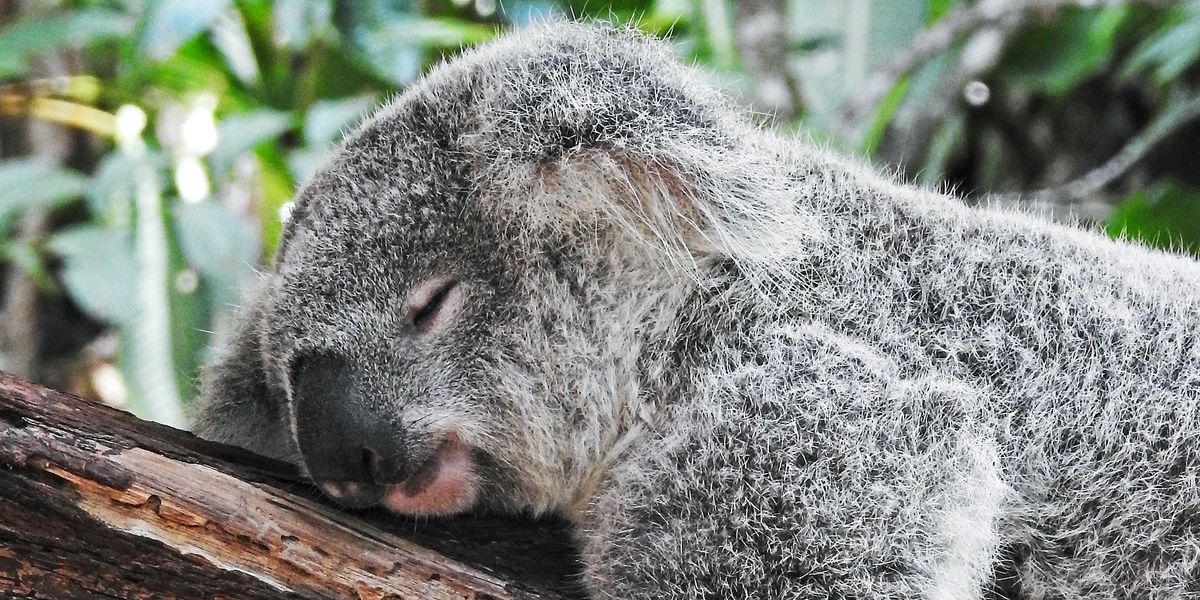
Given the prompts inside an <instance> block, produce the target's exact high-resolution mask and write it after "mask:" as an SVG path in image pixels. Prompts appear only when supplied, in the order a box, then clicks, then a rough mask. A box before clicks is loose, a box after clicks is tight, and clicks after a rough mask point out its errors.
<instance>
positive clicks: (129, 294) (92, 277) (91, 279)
mask: <svg viewBox="0 0 1200 600" xmlns="http://www.w3.org/2000/svg"><path fill="white" fill-rule="evenodd" d="M47 248H48V249H49V250H50V251H51V252H53V253H54V254H57V255H58V256H60V257H61V258H62V261H63V265H62V270H61V273H60V277H61V279H62V283H63V286H64V287H66V290H67V293H68V294H69V295H70V296H71V298H72V299H73V300H75V302H76V303H77V304H79V307H80V308H82V309H83V310H84V311H85V312H87V313H88V314H89V315H91V316H93V317H95V318H97V319H100V320H102V321H105V322H108V323H114V324H126V323H129V322H131V321H133V320H136V319H137V318H138V301H137V264H138V262H137V259H136V258H135V257H134V252H133V239H132V237H131V236H130V232H129V231H127V230H119V229H109V228H105V227H101V226H97V225H81V226H77V227H73V228H70V229H65V230H63V231H61V232H59V233H58V234H56V235H54V236H53V237H51V238H50V240H49V243H48V244H47Z"/></svg>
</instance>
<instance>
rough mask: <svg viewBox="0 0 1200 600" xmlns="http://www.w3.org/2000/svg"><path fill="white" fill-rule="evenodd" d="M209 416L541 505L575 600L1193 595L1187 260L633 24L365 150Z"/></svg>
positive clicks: (585, 30) (505, 499)
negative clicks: (823, 112) (579, 588)
mask: <svg viewBox="0 0 1200 600" xmlns="http://www.w3.org/2000/svg"><path fill="white" fill-rule="evenodd" d="M194 424H195V428H196V431H197V432H198V433H200V434H201V435H203V436H206V437H209V438H212V439H216V440H219V441H223V442H227V443H232V444H238V445H241V446H244V447H246V448H249V449H251V450H254V451H257V452H259V453H262V454H266V455H270V456H275V457H279V458H282V459H285V460H289V461H293V462H295V463H296V464H298V465H300V466H301V468H302V469H303V470H304V471H305V472H306V473H307V474H308V475H310V476H311V477H312V479H313V480H314V481H315V482H316V483H317V484H318V485H319V486H320V488H321V489H322V490H324V492H325V493H326V494H328V495H329V496H330V497H331V498H333V499H334V500H335V501H337V502H340V503H342V504H344V505H346V506H349V507H364V506H383V507H386V508H388V509H390V510H392V511H395V512H397V513H401V514H408V515H449V514H454V513H460V512H464V511H500V512H508V513H524V514H533V515H538V514H545V513H557V514H561V515H563V516H565V517H566V518H567V519H568V520H569V521H570V522H571V523H572V524H573V526H574V528H575V532H576V538H577V540H578V542H579V546H580V550H581V554H582V557H583V563H584V573H583V577H584V581H585V582H586V584H587V588H588V590H589V592H590V594H591V595H592V597H593V598H597V599H609V598H611V599H617V598H621V599H629V598H653V599H655V600H674V599H680V600H682V599H685V598H686V599H692V598H735V599H736V598H830V597H837V598H851V597H852V598H864V599H865V598H917V597H921V598H983V597H993V596H996V595H1009V596H1012V597H1028V598H1082V597H1098V598H1115V597H1129V598H1152V597H1153V598H1184V597H1200V519H1198V518H1197V515H1200V477H1198V476H1197V473H1200V265H1198V264H1197V263H1196V262H1195V261H1193V260H1191V259H1188V258H1184V257H1181V256H1175V255H1171V254H1167V253H1162V252H1156V251H1152V250H1149V249H1146V248H1142V247H1138V246H1135V245H1133V244H1129V243H1127V242H1122V241H1114V240H1110V239H1107V238H1105V237H1104V236H1102V235H1099V234H1097V233H1095V232H1088V231H1084V230H1080V229H1076V228H1071V227H1065V226H1061V225H1055V224H1051V223H1046V222H1043V221H1040V220H1037V219H1035V218H1032V217H1030V216H1028V215H1024V214H1021V213H1017V212H1011V211H1007V212H1006V211H1001V210H994V209H988V208H972V207H968V206H965V205H964V204H963V203H961V202H960V201H959V200H957V199H955V198H952V197H949V196H946V195H943V194H938V193H934V192H931V191H927V190H922V189H917V188H914V187H910V186H907V185H904V184H901V183H898V182H896V181H894V180H893V179H891V178H888V177H886V176H883V175H879V174H877V173H875V172H874V171H872V170H871V169H870V168H867V167H864V166H862V165H859V164H856V163H855V162H853V161H850V160H847V159H844V158H841V157H839V156H837V155H835V154H833V153H831V152H829V151H827V150H824V149H821V148H819V147H816V146H814V145H812V144H809V143H806V142H804V141H800V140H795V139H791V138H788V137H785V136H782V135H778V134H774V133H772V132H769V131H764V130H762V129H760V128H757V127H755V126H754V125H753V124H752V123H751V122H750V120H749V119H748V117H747V115H746V113H745V112H744V111H742V110H739V109H738V108H737V107H736V106H734V105H732V104H731V103H730V101H728V100H727V99H726V98H725V97H724V96H722V95H721V94H720V93H719V92H717V91H716V90H715V89H714V88H712V87H711V86H710V85H708V84H707V83H706V82H705V80H704V77H703V75H702V74H700V73H699V72H697V71H695V70H693V69H690V68H688V67H685V66H683V65H681V64H679V62H678V61H677V60H676V59H675V58H674V57H673V56H672V55H671V52H670V50H669V48H667V47H666V46H665V45H664V44H662V43H660V42H657V41H654V40H650V39H646V38H644V37H642V36H640V35H638V34H636V33H634V32H630V31H624V30H618V31H612V30H605V29H599V28H593V27H588V26H583V25H574V24H568V23H561V22H558V23H550V24H546V25H542V26H538V27H532V28H528V29H525V30H522V31H519V32H516V33H513V34H511V35H508V36H506V37H503V38H501V39H499V40H497V41H495V42H493V43H491V44H488V45H485V46H482V47H479V48H476V49H473V50H470V51H467V52H464V53H463V54H462V55H460V56H458V57H456V58H454V59H452V60H451V61H449V62H447V63H445V64H442V65H440V66H438V67H436V68H434V69H433V70H432V71H431V72H430V73H429V74H428V75H427V76H426V77H425V78H424V79H422V80H421V81H419V82H416V83H414V84H413V85H411V86H410V87H409V88H408V89H406V90H405V91H404V92H403V93H402V94H400V95H399V96H398V97H396V98H395V99H394V100H392V101H391V102H390V103H388V104H387V105H385V106H383V107H382V108H380V109H379V110H378V111H377V112H376V113H375V114H374V115H372V116H371V117H370V118H368V119H367V120H366V121H365V122H363V123H362V124H361V125H359V126H358V127H357V129H355V130H354V131H353V132H351V133H350V134H349V135H348V136H347V137H346V139H345V140H344V141H343V143H342V144H341V146H340V148H339V149H338V151H337V153H336V154H335V155H334V156H333V157H332V159H331V160H330V162H329V163H328V164H327V165H325V166H324V167H323V168H322V169H321V170H320V171H319V172H318V173H317V174H316V175H315V176H314V178H313V179H312V181H311V182H310V183H308V184H307V185H305V186H304V188H303V189H301V190H300V191H299V193H298V195H297V198H296V202H295V208H294V210H293V211H292V213H291V218H290V220H289V222H288V223H287V224H286V226H285V229H284V232H283V235H282V239H281V242H280V245H279V248H278V252H277V254H276V256H275V260H274V266H273V268H272V269H271V270H270V272H269V273H267V274H266V275H265V276H264V277H263V279H262V282H261V286H260V287H259V289H258V291H257V293H256V294H255V296H254V297H253V299H252V300H251V301H250V302H249V303H248V304H247V308H246V309H245V311H244V313H243V314H242V315H241V316H240V318H239V320H238V322H237V328H236V330H235V331H233V333H232V336H231V338H230V341H229V343H228V345H227V346H225V347H224V348H222V349H221V350H220V352H218V353H217V354H216V356H215V360H214V361H213V363H212V364H210V365H209V366H208V367H207V369H206V370H205V372H204V374H203V378H202V401H201V402H200V407H199V410H198V412H197V413H196V415H195V421H194Z"/></svg>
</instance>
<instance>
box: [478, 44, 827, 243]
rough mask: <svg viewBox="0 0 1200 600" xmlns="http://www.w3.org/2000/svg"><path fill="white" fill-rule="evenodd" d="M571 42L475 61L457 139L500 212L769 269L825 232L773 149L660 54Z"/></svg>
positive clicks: (637, 47) (500, 51)
mask: <svg viewBox="0 0 1200 600" xmlns="http://www.w3.org/2000/svg"><path fill="white" fill-rule="evenodd" d="M575 33H576V34H577V35H570V36H563V35H562V34H561V32H555V31H553V30H548V29H543V30H535V31H534V32H532V33H527V34H525V35H526V36H528V39H526V38H520V39H516V40H515V41H508V42H504V43H507V44H512V45H515V47H512V48H506V47H505V46H504V45H503V44H501V45H499V46H497V47H496V48H495V49H494V50H493V51H492V53H491V54H480V55H478V56H476V60H477V61H478V62H480V63H481V65H480V66H479V68H477V69H476V71H475V74H474V76H475V77H476V78H477V79H478V80H479V82H478V85H474V86H470V88H471V89H472V90H482V91H480V92H478V93H476V94H474V95H473V96H472V100H471V102H472V106H473V107H474V113H473V117H472V118H473V121H472V122H473V123H474V124H475V125H474V127H473V128H474V130H475V133H473V134H471V135H467V136H463V138H462V139H463V140H464V143H465V144H466V147H467V148H468V150H469V151H470V154H473V155H475V156H477V157H480V161H479V162H480V164H482V176H481V177H480V181H481V182H484V184H485V187H489V188H491V191H492V192H494V194H495V198H496V200H497V201H498V202H500V203H501V204H502V205H503V204H504V203H515V202H521V203H522V205H520V206H516V205H513V206H505V207H504V208H505V209H507V210H508V212H509V213H510V214H525V215H527V216H529V217H530V218H531V219H532V220H533V221H534V222H535V224H536V225H546V226H550V227H554V226H555V224H556V223H565V224H566V225H568V226H571V225H572V224H576V223H585V222H588V221H595V220H597V219H602V220H604V221H606V222H609V223H612V224H615V225H618V226H619V230H621V231H623V232H625V233H627V234H629V235H630V236H632V238H633V239H635V240H638V241H643V242H647V243H650V244H652V245H653V246H655V247H657V248H658V249H660V250H666V251H668V252H670V253H671V254H672V255H673V256H675V257H679V258H685V256H684V255H690V258H689V260H691V259H693V258H695V257H697V256H700V255H706V254H707V255H712V254H717V255H724V256H729V257H731V258H734V259H737V260H759V259H762V258H773V259H775V260H776V261H777V260H778V258H779V255H778V253H779V252H780V251H788V250H787V248H792V249H793V250H791V251H794V249H795V248H798V247H799V246H798V245H797V244H795V243H794V242H795V240H796V239H797V236H800V237H801V238H802V237H803V236H805V235H806V234H815V233H816V232H818V231H821V228H819V227H817V226H816V224H815V223H812V222H810V220H811V217H810V218H806V217H805V216H804V215H802V214H801V212H800V210H799V208H798V203H797V201H796V198H792V197H789V193H788V190H789V189H791V190H794V189H795V186H794V185H792V184H793V183H794V182H790V181H789V178H791V177H792V175H791V173H790V172H789V171H788V167H787V166H786V163H785V162H784V161H781V160H773V159H772V158H771V157H774V156H777V154H778V152H779V151H780V150H778V148H779V147H780V144H779V142H777V141H775V140H774V139H772V138H769V137H768V136H765V135H762V134H759V133H758V132H757V131H756V130H755V129H754V127H753V126H752V125H750V124H749V123H748V122H746V121H745V119H744V118H742V117H741V116H739V115H740V114H741V111H739V110H737V109H736V108H734V107H733V106H732V105H731V103H730V102H729V101H728V100H727V99H726V98H725V97H724V96H723V95H722V94H720V93H719V92H718V91H717V90H716V89H714V88H713V87H711V86H710V85H708V84H707V83H705V82H704V81H703V80H702V78H701V75H700V74H698V73H697V72H695V71H693V70H690V69H688V68H686V67H683V66H682V65H680V64H679V63H678V61H677V60H676V59H675V58H674V57H673V56H672V55H671V52H670V50H669V49H668V48H667V47H666V46H665V45H664V44H662V43H660V42H657V41H654V40H650V39H647V38H645V37H643V36H641V35H639V34H635V33H632V32H628V31H616V32H601V31H595V30H592V29H590V28H579V29H577V30H576V32H575ZM496 56H504V57H505V58H504V60H502V61H501V60H494V57H496ZM531 200H532V203H530V201H531ZM784 238H786V240H788V241H789V243H787V244H783V245H781V243H782V242H783V241H784Z"/></svg>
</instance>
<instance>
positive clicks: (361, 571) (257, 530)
mask: <svg viewBox="0 0 1200 600" xmlns="http://www.w3.org/2000/svg"><path fill="white" fill-rule="evenodd" d="M314 498H315V496H314V495H313V494H312V493H311V488H310V487H309V486H308V485H307V484H305V483H303V482H302V481H301V480H300V479H299V478H298V477H297V476H296V473H295V471H294V469H292V468H291V467H290V466H289V465H286V464H284V463H279V462H276V461H272V460H269V459H265V458H262V457H257V456H255V455H252V454H250V453H248V452H245V451H242V450H239V449H236V448H232V447H230V446H222V445H220V444H213V443H210V442H205V441H203V440H200V439H198V438H196V437H194V436H192V435H191V434H188V433H186V432H183V431H179V430H176V429H172V428H170V427H166V426H163V425H159V424H156V423H148V422H145V421H139V420H138V419H136V418H134V417H132V416H131V415H129V414H126V413H122V412H120V411H117V410H115V409H112V408H109V407H106V406H103V405H99V404H94V403H91V402H88V401H85V400H82V399H79V398H75V397H72V396H68V395H66V394H61V393H58V392H55V391H53V390H49V389H46V388H41V387H38V386H36V385H33V384H30V383H27V382H24V381H22V380H20V379H17V378H16V377H13V376H11V375H7V374H2V373H0V597H4V598H9V597H22V598H45V599H50V598H53V599H62V600H69V599H73V598H97V597H99V598H161V597H169V598H180V599H188V598H197V599H198V598H239V599H258V598H314V599H315V598H362V599H368V598H369V599H382V598H431V599H438V600H448V599H464V598H473V599H478V600H482V599H485V598H488V599H496V600H499V599H546V600H563V599H566V598H578V597H580V596H581V595H582V594H581V593H580V592H579V590H578V588H577V586H575V585H574V584H572V583H570V582H571V581H572V580H574V579H577V576H576V574H577V573H578V572H579V567H578V563H577V562H576V561H575V559H574V558H573V557H574V553H573V551H572V549H571V548H570V546H569V545H568V544H567V543H566V539H567V536H566V535H565V533H564V531H563V529H562V528H561V527H560V526H555V525H554V524H547V523H521V522H514V521H509V520H506V519H501V518H496V517H486V516H470V517H466V518H463V519H458V520H436V519H435V520H428V519H427V520H424V521H422V522H415V521H411V520H407V519H401V518H399V517H395V516H392V515H385V514H381V513H373V512H360V513H356V514H353V515H352V514H349V513H346V512H342V511H339V510H337V509H334V508H331V507H328V506H325V505H323V504H322V503H321V502H320V501H316V500H314Z"/></svg>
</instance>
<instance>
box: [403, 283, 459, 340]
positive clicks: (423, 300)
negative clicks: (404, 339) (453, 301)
mask: <svg viewBox="0 0 1200 600" xmlns="http://www.w3.org/2000/svg"><path fill="white" fill-rule="evenodd" d="M457 289H458V281H457V280H455V279H444V280H435V281H429V282H426V283H424V284H422V285H421V286H419V287H418V288H417V289H416V290H415V291H414V292H413V294H412V296H410V297H409V301H408V310H407V311H406V312H407V313H408V319H409V321H410V322H411V323H412V324H413V326H414V327H417V328H420V329H428V328H429V327H430V324H431V322H432V321H433V320H434V318H435V317H437V316H438V315H439V313H441V312H442V309H443V308H444V307H445V306H446V304H447V300H449V299H450V296H451V294H452V293H454V292H455V291H456V290H457Z"/></svg>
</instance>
